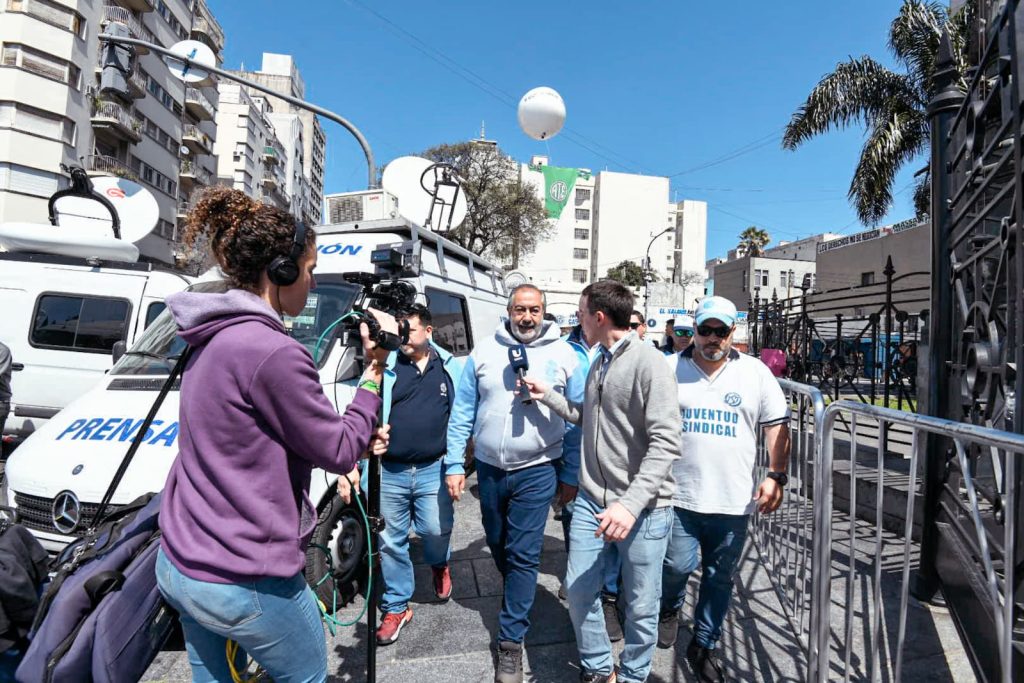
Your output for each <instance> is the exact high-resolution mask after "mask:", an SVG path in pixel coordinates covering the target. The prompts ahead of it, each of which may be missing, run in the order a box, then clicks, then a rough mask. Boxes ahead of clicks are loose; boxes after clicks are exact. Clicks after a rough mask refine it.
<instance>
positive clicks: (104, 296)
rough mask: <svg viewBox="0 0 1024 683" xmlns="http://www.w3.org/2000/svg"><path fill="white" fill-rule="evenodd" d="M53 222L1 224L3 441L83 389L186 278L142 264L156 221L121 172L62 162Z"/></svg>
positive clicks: (154, 211)
mask: <svg viewBox="0 0 1024 683" xmlns="http://www.w3.org/2000/svg"><path fill="white" fill-rule="evenodd" d="M67 170H68V173H69V175H70V186H69V187H67V188H65V189H62V190H58V191H57V192H56V193H54V194H53V195H52V196H51V197H50V201H49V219H50V223H49V224H46V223H12V222H6V223H3V224H0V311H2V312H3V316H2V318H0V342H3V343H4V344H6V345H7V346H8V347H9V348H10V350H11V357H12V360H13V364H14V367H13V372H12V375H11V390H12V405H11V412H10V415H9V416H8V418H7V422H6V424H5V425H4V437H5V440H6V441H14V442H18V441H20V440H22V439H24V438H25V437H27V436H28V435H30V434H32V433H33V432H34V431H36V430H37V429H40V428H41V427H42V426H43V425H44V424H46V421H47V420H48V419H50V418H51V417H53V416H54V415H56V414H57V412H58V411H59V410H60V409H62V408H63V407H64V406H66V405H68V404H69V403H70V402H71V401H72V400H74V399H75V398H77V397H79V396H81V395H82V394H83V393H85V392H86V391H88V390H89V389H90V388H91V387H92V386H93V385H94V384H95V383H96V380H97V379H98V378H99V377H100V376H102V375H103V373H104V372H106V371H107V370H109V369H110V368H111V366H112V365H113V361H114V360H115V359H114V358H112V354H114V353H115V351H116V350H123V348H124V346H125V345H131V344H133V343H134V342H135V340H136V339H137V338H138V337H139V336H140V335H141V334H142V332H143V330H144V329H145V328H146V326H147V325H149V324H150V323H152V322H153V320H155V319H156V317H157V316H158V315H159V314H160V312H161V311H162V310H163V307H164V304H163V300H164V297H166V296H167V295H168V294H171V293H173V292H177V291H180V290H182V289H184V288H185V287H187V286H188V285H189V284H190V283H191V281H192V280H191V278H188V277H186V276H184V275H182V274H179V273H175V272H171V271H168V270H161V269H160V268H158V267H156V266H154V265H153V264H151V263H143V262H139V249H138V247H137V246H136V244H135V243H136V242H138V241H140V240H141V239H143V238H144V237H145V236H146V235H148V234H149V232H150V231H151V230H152V229H153V227H154V226H155V225H156V223H157V220H158V218H159V206H158V205H157V202H156V200H155V199H154V198H153V196H152V194H150V193H149V191H148V190H146V189H145V188H143V187H142V186H140V185H139V184H138V183H135V182H132V181H130V180H127V179H125V178H116V177H111V176H100V177H95V178H90V177H89V176H88V175H86V172H85V171H84V170H83V169H81V168H78V167H74V168H69V169H67Z"/></svg>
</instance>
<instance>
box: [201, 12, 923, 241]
mask: <svg viewBox="0 0 1024 683" xmlns="http://www.w3.org/2000/svg"><path fill="white" fill-rule="evenodd" d="M210 5H211V8H212V9H213V11H214V13H215V15H216V16H217V19H218V20H219V21H220V23H221V25H222V26H223V27H224V30H225V33H226V35H227V45H226V47H225V53H224V56H225V66H226V67H229V68H236V67H238V66H240V65H243V64H244V66H245V67H246V68H249V69H258V68H259V65H260V59H261V53H262V52H263V51H268V52H280V53H287V54H292V55H294V56H295V58H296V61H297V64H298V66H299V68H300V70H301V72H302V74H303V77H304V79H305V81H306V96H307V99H309V100H311V101H313V102H315V103H317V104H319V105H321V106H324V107H327V108H328V109H331V110H333V111H336V112H338V113H339V114H341V115H343V116H345V117H347V118H348V119H349V120H351V121H352V122H353V123H355V124H356V126H358V127H359V128H360V129H361V130H362V131H363V133H364V134H365V135H366V137H367V138H368V139H369V141H370V144H371V146H372V147H373V149H374V152H375V154H376V156H377V162H378V164H383V163H385V162H387V161H388V160H390V159H392V158H394V157H397V156H401V155H404V154H410V153H415V152H417V151H419V150H422V149H425V148H427V147H430V146H432V145H434V144H438V143H441V142H455V141H458V140H465V139H468V138H472V137H476V136H477V135H478V134H479V131H480V124H481V121H485V122H486V125H487V136H488V137H489V138H492V139H496V140H497V141H498V142H499V144H500V145H501V147H502V149H504V150H505V151H506V152H508V153H509V154H511V155H513V156H514V157H516V158H518V159H520V160H526V159H528V158H529V156H530V155H532V154H549V155H550V156H551V162H552V163H553V164H555V165H559V166H577V167H581V166H582V167H589V168H592V169H594V170H603V169H608V170H613V171H622V172H645V173H650V174H655V175H669V176H673V177H672V195H673V197H670V199H671V198H675V199H700V200H704V201H707V202H708V252H707V253H708V257H709V258H710V257H712V256H716V255H724V253H725V251H726V250H727V249H729V248H731V247H733V246H735V244H736V242H737V235H738V234H739V232H740V231H742V230H743V229H744V228H745V227H747V226H748V225H751V224H755V225H758V226H759V227H764V228H765V229H767V230H768V232H769V234H770V235H771V237H772V240H773V243H774V242H775V241H777V240H779V239H796V238H798V237H804V236H808V235H811V234H815V233H819V232H823V231H826V230H832V231H837V232H845V233H851V232H856V231H857V230H861V229H864V226H861V225H860V224H859V222H858V221H857V220H856V216H855V213H854V212H853V210H852V208H851V207H850V204H849V202H848V200H847V199H846V190H847V188H848V186H849V181H850V177H851V174H852V171H853V168H854V165H855V164H856V161H857V157H858V151H859V149H860V145H861V142H862V140H863V135H864V132H863V130H861V129H859V128H854V129H849V130H847V131H843V132H835V133H831V134H829V135H826V136H823V137H820V138H818V139H816V140H814V141H812V142H810V143H808V144H806V145H804V146H803V147H802V148H801V149H799V150H797V151H796V152H787V151H783V150H782V149H781V147H780V144H779V142H778V138H779V136H780V134H781V131H782V128H783V126H784V125H785V124H786V122H787V121H788V120H789V117H790V115H791V114H792V112H793V111H794V110H795V108H796V107H797V105H799V104H800V103H801V102H802V101H803V99H804V98H805V97H806V95H807V93H808V92H809V91H810V89H811V88H812V87H813V86H814V84H815V83H817V82H818V80H819V79H820V78H821V76H822V75H824V74H825V73H827V72H829V71H831V70H832V69H833V68H834V67H835V65H836V64H837V63H838V62H840V61H843V60H845V59H847V58H848V57H850V56H860V55H863V54H869V55H872V56H873V57H875V58H876V59H879V60H880V61H882V62H883V63H886V64H890V65H891V58H890V56H889V53H888V51H887V50H886V37H887V34H888V26H889V23H890V22H891V20H892V18H893V17H894V16H895V14H896V12H897V11H898V8H899V5H900V3H899V2H898V1H897V0H887V1H885V2H882V1H880V0H865V1H862V2H822V0H788V1H787V2H775V3H760V2H758V3H755V2H732V3H726V2H710V3H708V2H704V3H698V2H652V1H649V0H645V1H641V2H632V3H615V4H614V5H613V4H612V3H604V2H591V3H567V2H562V3H557V2H538V1H536V0H520V1H518V2H511V3H495V2H475V3H471V2H462V1H460V2H438V3H423V2H415V3H414V2H406V1H404V0H403V1H401V2H390V3H384V2H374V1H373V0H315V1H313V0H309V1H306V0H303V1H302V2H292V3H287V4H286V3H281V2H280V1H275V2H271V1H270V0H247V1H246V2H234V1H232V2H228V1H227V0H210ZM286 6H294V7H296V8H300V7H301V8H302V11H299V12H296V13H294V14H293V15H289V14H287V13H286V12H285V11H284V7H286ZM428 55H429V56H428ZM446 65H448V66H446ZM481 83H482V84H483V86H482V87H480V86H479V84H481ZM538 85H547V86H550V87H553V88H555V89H556V90H558V91H559V92H560V93H561V95H562V97H563V98H564V100H565V102H566V108H567V110H568V117H567V120H566V129H567V131H568V132H567V133H563V134H562V135H559V136H557V137H555V138H554V139H552V140H550V141H549V142H547V143H544V142H536V141H533V140H531V139H529V138H528V137H526V135H524V134H523V133H522V132H521V131H520V130H519V128H518V125H517V123H516V116H515V103H516V102H517V101H518V99H519V97H520V96H521V95H522V94H523V93H525V92H526V91H527V90H529V89H530V88H533V87H535V86H538ZM325 128H326V131H327V134H328V154H327V181H326V189H327V191H329V192H338V191H344V190H354V189H361V188H363V187H365V183H366V165H365V161H364V160H363V157H362V154H361V152H360V150H359V148H358V146H357V144H356V143H355V141H354V139H352V138H351V137H350V136H349V135H348V133H347V132H345V131H344V130H343V129H341V128H340V127H338V126H336V125H334V124H332V123H329V122H327V123H326V124H325ZM737 151H739V152H743V153H741V154H739V155H737V156H735V157H734V158H732V159H730V160H727V161H724V162H723V163H716V164H714V165H710V166H707V167H705V168H697V167H701V166H703V165H705V164H707V163H708V162H714V161H717V160H721V159H723V157H726V156H729V155H730V154H731V153H733V152H737ZM925 163H926V159H924V158H922V159H919V160H916V161H915V162H914V163H912V164H910V165H909V166H908V167H907V168H905V169H904V171H903V173H901V174H900V176H899V177H898V178H897V182H896V185H895V189H896V190H897V191H900V190H903V191H902V193H901V194H899V195H898V196H897V201H896V204H895V206H894V208H893V210H892V211H891V213H890V216H889V217H888V218H887V220H886V221H885V222H893V221H897V220H902V219H904V218H907V217H910V216H911V215H912V214H913V210H912V207H911V203H910V195H911V191H910V189H909V188H910V183H911V180H912V178H911V176H912V174H913V172H914V171H916V170H918V169H920V168H921V167H923V166H924V165H925ZM676 174H679V175H676ZM638 232H640V233H642V234H644V235H646V234H647V232H648V229H647V228H645V227H643V226H638Z"/></svg>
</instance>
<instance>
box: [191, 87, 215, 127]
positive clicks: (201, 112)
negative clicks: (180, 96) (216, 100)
mask: <svg viewBox="0 0 1024 683" xmlns="http://www.w3.org/2000/svg"><path fill="white" fill-rule="evenodd" d="M185 106H186V107H188V110H189V111H190V112H191V113H192V114H193V115H194V116H195V117H196V118H198V119H201V120H203V121H210V120H212V119H213V117H214V115H215V114H216V113H217V110H216V109H214V107H213V104H212V103H211V102H210V100H209V98H208V97H206V95H204V94H203V91H202V90H199V89H198V88H185Z"/></svg>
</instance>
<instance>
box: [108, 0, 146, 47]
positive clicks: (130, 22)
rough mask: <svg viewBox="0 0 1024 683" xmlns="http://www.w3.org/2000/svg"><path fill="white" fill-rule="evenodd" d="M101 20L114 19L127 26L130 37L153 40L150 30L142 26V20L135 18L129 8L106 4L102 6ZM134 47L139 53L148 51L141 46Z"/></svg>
mask: <svg viewBox="0 0 1024 683" xmlns="http://www.w3.org/2000/svg"><path fill="white" fill-rule="evenodd" d="M103 20H104V21H105V22H110V21H114V22H117V23H118V24H124V25H125V26H127V27H128V33H130V34H131V37H132V38H137V39H139V40H145V41H146V42H150V43H152V42H154V41H153V34H152V33H151V32H150V30H149V29H147V28H146V27H145V26H143V25H142V22H141V21H139V20H138V19H136V18H135V15H134V14H132V13H131V11H130V10H127V9H125V8H124V7H117V6H116V5H106V6H105V7H104V8H103ZM135 49H136V50H137V51H138V52H139V53H140V54H145V53H147V52H149V50H148V49H146V48H145V47H141V46H135Z"/></svg>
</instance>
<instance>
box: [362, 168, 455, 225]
mask: <svg viewBox="0 0 1024 683" xmlns="http://www.w3.org/2000/svg"><path fill="white" fill-rule="evenodd" d="M461 182H462V180H461V179H460V178H459V177H458V175H456V174H455V173H454V169H452V167H451V166H449V165H447V164H437V163H435V162H433V161H430V160H429V159H424V158H422V157H412V156H409V157H399V158H397V159H395V160H394V161H392V162H391V163H390V164H388V165H387V167H386V168H385V169H384V175H383V177H382V178H381V185H382V186H383V188H384V189H385V190H387V191H388V192H390V193H391V194H393V195H395V197H397V198H398V213H399V214H401V216H402V217H403V218H405V219H406V220H408V221H411V222H413V223H415V224H416V225H422V226H423V227H425V228H427V227H429V228H433V229H434V230H450V229H452V228H457V227H459V226H460V225H462V221H464V220H465V219H466V209H467V205H466V193H465V192H463V191H462V188H461V186H460V184H461Z"/></svg>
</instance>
